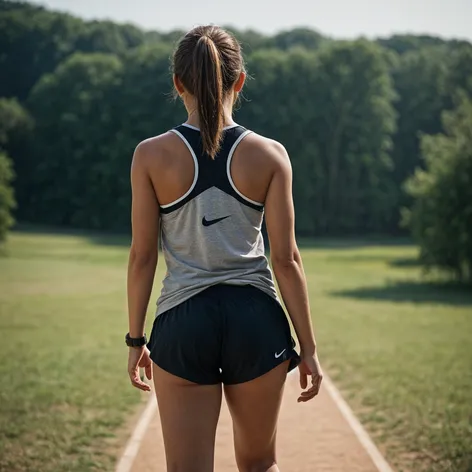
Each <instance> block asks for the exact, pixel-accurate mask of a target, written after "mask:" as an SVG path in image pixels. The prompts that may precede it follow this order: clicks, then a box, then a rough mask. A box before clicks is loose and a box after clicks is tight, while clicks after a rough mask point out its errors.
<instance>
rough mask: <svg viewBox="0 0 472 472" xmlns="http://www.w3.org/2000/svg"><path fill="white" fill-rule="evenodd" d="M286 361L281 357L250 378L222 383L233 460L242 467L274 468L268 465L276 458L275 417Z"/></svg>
mask: <svg viewBox="0 0 472 472" xmlns="http://www.w3.org/2000/svg"><path fill="white" fill-rule="evenodd" d="M288 364H289V361H285V362H283V363H282V364H279V365H278V366H277V367H275V368H274V369H272V370H271V371H269V372H268V373H266V374H264V375H262V376H261V377H258V378H257V379H255V380H251V381H250V382H245V383H240V384H235V385H225V387H224V388H225V397H226V401H227V404H228V408H229V410H230V413H231V417H232V419H233V430H234V446H235V453H236V460H237V462H238V466H239V469H240V470H242V471H244V470H255V469H252V468H253V467H256V468H257V467H261V466H262V467H261V468H260V470H278V469H276V468H274V469H269V468H270V467H271V465H272V464H275V462H276V453H275V445H276V444H275V443H276V431H277V420H278V415H279V410H280V403H281V401H282V394H283V389H284V384H285V379H286V377H287V369H288ZM264 467H266V469H264ZM258 470H259V469H258Z"/></svg>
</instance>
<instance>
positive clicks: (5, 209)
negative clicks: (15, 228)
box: [0, 153, 15, 243]
mask: <svg viewBox="0 0 472 472" xmlns="http://www.w3.org/2000/svg"><path fill="white" fill-rule="evenodd" d="M13 176H14V174H13V169H12V165H11V162H10V160H9V159H8V156H7V155H6V154H5V153H0V243H1V242H3V241H5V238H6V236H7V232H8V229H9V228H10V227H11V226H12V225H13V222H14V220H13V217H12V211H13V209H14V208H15V198H14V194H13V188H12V185H11V183H12V181H13Z"/></svg>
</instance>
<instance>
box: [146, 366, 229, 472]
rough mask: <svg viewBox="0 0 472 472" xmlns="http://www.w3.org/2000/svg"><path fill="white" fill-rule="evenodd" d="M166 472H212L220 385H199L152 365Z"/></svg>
mask: <svg viewBox="0 0 472 472" xmlns="http://www.w3.org/2000/svg"><path fill="white" fill-rule="evenodd" d="M153 375H154V386H155V390H156V397H157V402H158V405H159V414H160V417H161V424H162V433H163V436H164V447H165V451H166V461H167V471H168V472H187V471H189V470H192V471H193V472H213V465H214V451H215V434H216V425H217V423H218V418H219V415H220V407H221V384H216V385H199V384H195V383H192V382H190V381H188V380H184V379H182V378H180V377H176V376H174V375H172V374H170V373H168V372H166V371H165V370H163V369H161V368H160V367H158V366H157V365H156V364H154V365H153Z"/></svg>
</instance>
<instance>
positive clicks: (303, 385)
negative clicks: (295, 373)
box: [298, 369, 308, 390]
mask: <svg viewBox="0 0 472 472" xmlns="http://www.w3.org/2000/svg"><path fill="white" fill-rule="evenodd" d="M298 370H299V372H300V387H301V388H302V389H303V390H304V389H305V388H306V387H307V385H308V380H307V378H306V377H307V376H306V374H304V373H303V372H302V371H301V369H298Z"/></svg>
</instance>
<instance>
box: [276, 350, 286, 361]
mask: <svg viewBox="0 0 472 472" xmlns="http://www.w3.org/2000/svg"><path fill="white" fill-rule="evenodd" d="M286 350H287V349H284V350H283V351H282V352H279V353H278V354H277V353H275V358H276V359H278V358H279V357H280V356H281V355H282V354H283V353H284V352H285V351H286Z"/></svg>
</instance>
